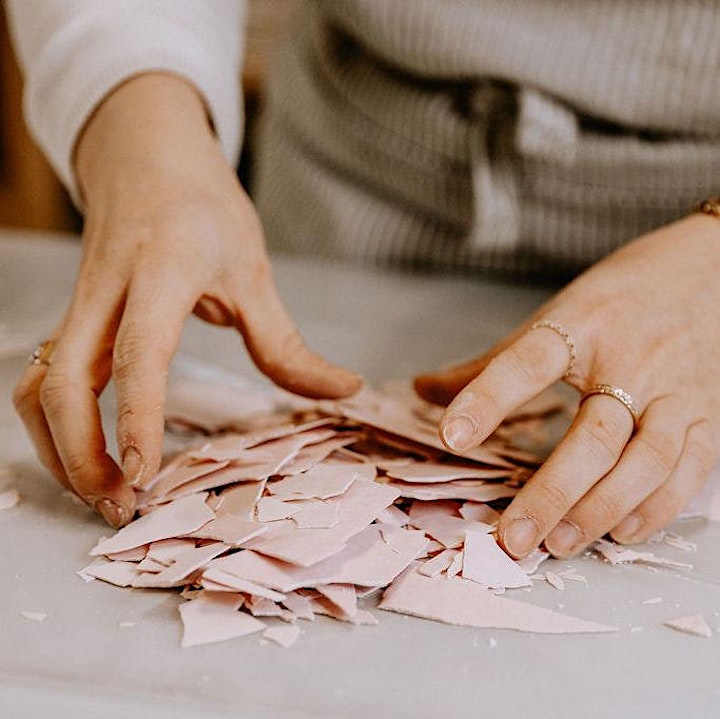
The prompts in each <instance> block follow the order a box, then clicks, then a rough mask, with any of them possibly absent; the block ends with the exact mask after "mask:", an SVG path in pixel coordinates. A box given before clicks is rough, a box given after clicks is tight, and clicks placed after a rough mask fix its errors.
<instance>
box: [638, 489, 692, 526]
mask: <svg viewBox="0 0 720 719" xmlns="http://www.w3.org/2000/svg"><path fill="white" fill-rule="evenodd" d="M652 500H653V501H652V506H653V507H654V508H656V512H657V514H658V517H659V518H660V519H661V521H662V522H663V523H666V522H669V521H670V520H671V519H672V518H673V517H675V516H677V515H678V514H680V512H681V511H682V509H683V507H684V506H685V503H686V502H687V500H688V497H687V496H686V495H685V493H683V492H679V491H678V488H677V487H676V486H674V485H673V484H672V483H669V482H666V483H665V484H661V485H660V486H659V487H658V488H657V489H656V490H655V492H654V493H653V497H652ZM646 514H647V512H646Z"/></svg>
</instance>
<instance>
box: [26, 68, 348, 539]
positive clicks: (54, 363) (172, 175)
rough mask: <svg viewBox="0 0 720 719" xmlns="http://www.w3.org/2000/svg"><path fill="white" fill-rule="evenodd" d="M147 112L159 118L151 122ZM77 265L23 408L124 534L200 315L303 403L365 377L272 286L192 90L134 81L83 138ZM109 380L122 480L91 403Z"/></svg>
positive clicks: (54, 457)
mask: <svg viewBox="0 0 720 719" xmlns="http://www.w3.org/2000/svg"><path fill="white" fill-rule="evenodd" d="M143 108H145V109H148V108H149V109H150V110H151V112H150V113H149V114H146V115H143ZM77 172H78V177H79V179H80V183H81V186H82V190H83V192H84V195H85V199H86V204H87V218H86V223H85V230H84V233H83V245H84V253H83V261H82V265H81V269H80V274H79V277H78V280H77V284H76V287H75V291H74V294H73V297H72V301H71V303H70V306H69V309H68V310H67V313H66V315H65V317H64V319H63V321H62V323H61V324H60V326H59V327H58V329H57V331H56V332H55V333H54V335H53V337H54V339H55V342H56V344H55V348H54V351H53V354H52V358H51V360H50V365H49V366H46V365H30V366H29V367H28V369H27V371H26V372H25V374H24V375H23V377H22V378H21V380H20V382H19V384H18V385H17V387H16V390H15V394H14V402H15V406H16V407H17V410H18V411H19V413H20V415H21V417H22V419H23V421H24V423H25V425H26V428H27V430H28V432H29V434H30V437H31V439H32V441H33V443H34V445H35V448H36V450H37V452H38V455H39V457H40V460H41V461H42V463H43V464H44V465H45V466H46V467H47V468H48V470H50V472H51V473H52V474H53V475H54V476H55V478H56V479H57V480H58V481H59V482H60V483H61V484H62V485H63V486H65V487H66V488H68V489H70V490H72V491H74V492H76V493H77V494H78V495H79V496H80V497H82V498H83V499H84V500H85V501H86V502H88V503H89V504H90V505H92V506H95V507H96V508H97V509H98V510H99V511H100V512H101V513H102V514H103V515H104V516H105V518H106V519H107V520H108V521H109V522H110V524H112V525H113V526H115V527H118V526H121V525H123V524H125V523H127V522H128V521H129V520H130V519H131V518H132V515H133V512H134V507H135V500H134V492H133V489H132V488H133V486H138V485H142V484H143V483H144V482H145V481H146V480H147V479H149V478H150V477H152V475H153V474H154V473H155V472H156V471H157V469H158V466H159V464H160V459H161V447H162V435H163V405H164V399H165V389H166V375H167V370H168V365H169V363H170V360H171V358H172V356H173V354H174V352H175V349H176V347H177V344H178V342H179V339H180V333H181V330H182V326H183V323H184V321H185V318H186V317H187V315H188V314H189V313H190V312H192V311H194V312H195V314H197V315H199V316H200V317H202V318H203V319H205V320H207V321H209V322H212V323H214V324H218V325H227V326H231V327H235V328H236V329H237V330H238V331H239V332H240V333H241V334H242V336H243V338H244V339H245V342H246V344H247V348H248V350H249V352H250V354H251V356H252V358H253V360H254V361H255V363H256V364H257V366H258V367H259V368H260V369H261V370H262V371H263V372H264V373H265V374H266V375H267V376H268V377H270V378H271V379H272V380H273V381H275V382H276V383H277V384H279V385H280V386H282V387H284V388H286V389H288V390H291V391H293V392H297V393H298V394H303V395H306V396H309V397H341V396H346V395H348V394H351V393H353V392H354V391H356V390H357V389H358V388H359V386H360V383H361V381H360V379H359V378H358V377H357V376H356V375H354V374H352V373H350V372H348V371H346V370H344V369H340V368H338V367H335V366H332V365H330V364H328V363H327V362H326V361H324V360H323V359H321V358H320V357H318V356H317V355H315V354H313V353H312V352H310V351H309V350H308V349H307V348H306V347H305V345H304V344H303V341H302V339H301V338H300V336H299V334H298V332H297V330H296V328H295V326H294V324H293V322H292V320H291V318H290V316H289V315H288V312H287V310H286V309H285V307H284V305H283V304H282V302H281V300H280V298H279V297H278V294H277V291H276V289H275V286H274V284H273V280H272V276H271V271H270V267H269V264H268V259H267V256H266V253H265V249H264V244H263V235H262V229H261V226H260V222H259V220H258V218H257V216H256V214H255V211H254V208H253V206H252V204H251V202H250V200H249V199H248V197H247V196H246V195H245V193H244V192H243V191H242V189H241V187H240V185H239V183H238V182H237V179H236V177H235V174H234V172H233V170H232V168H230V167H229V166H228V164H227V162H226V161H225V160H224V158H223V156H222V153H221V150H220V147H219V144H218V143H217V141H216V140H215V138H214V136H213V135H212V132H211V130H210V127H209V125H208V122H207V118H206V116H205V112H204V108H203V106H202V103H201V101H200V99H199V97H198V96H197V95H196V93H195V91H194V90H193V89H192V88H191V87H190V86H189V85H186V84H185V83H184V82H183V81H181V80H179V79H178V78H175V77H172V76H169V75H147V76H142V77H139V78H136V79H134V80H131V81H130V82H128V83H127V84H126V85H124V86H123V87H122V88H120V89H119V90H117V91H116V92H115V93H114V94H113V95H111V96H110V97H109V98H108V99H107V100H106V101H105V102H104V103H103V105H102V106H101V107H100V109H99V111H98V112H97V113H96V115H95V116H94V118H93V119H92V121H91V123H90V125H89V126H88V128H87V129H86V130H85V132H84V134H83V137H82V139H81V142H80V145H79V147H78V151H77ZM110 378H112V380H113V382H114V384H115V389H116V394H117V400H118V418H117V441H118V449H119V453H120V457H121V466H122V470H121V469H120V467H118V465H117V464H116V463H115V461H114V460H113V459H112V458H111V457H110V456H109V454H108V453H107V452H106V445H105V438H104V436H103V431H102V427H101V422H100V419H101V418H100V411H99V408H98V402H97V397H98V396H99V395H100V393H101V392H102V391H103V389H104V388H105V386H106V385H107V383H108V381H109V380H110Z"/></svg>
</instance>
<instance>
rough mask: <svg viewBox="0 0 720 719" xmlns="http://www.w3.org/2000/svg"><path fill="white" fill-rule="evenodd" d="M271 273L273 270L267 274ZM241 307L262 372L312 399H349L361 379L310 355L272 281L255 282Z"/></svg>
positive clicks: (243, 327)
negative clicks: (252, 289)
mask: <svg viewBox="0 0 720 719" xmlns="http://www.w3.org/2000/svg"><path fill="white" fill-rule="evenodd" d="M267 272H269V270H267ZM238 306H239V307H240V308H241V309H239V310H238V312H237V315H236V321H237V327H238V329H239V331H240V332H241V333H242V335H243V337H244V339H245V344H246V345H247V348H248V351H249V352H250V355H251V357H252V358H253V361H254V362H255V364H256V365H257V366H258V368H259V369H260V370H261V371H262V372H263V373H264V374H266V375H267V376H268V377H269V378H270V379H271V380H273V382H275V383H276V384H278V385H279V386H280V387H283V388H284V389H287V390H289V391H290V392H295V393H296V394H300V395H303V396H305V397H312V398H324V397H327V398H337V397H347V396H349V395H351V394H354V393H355V392H357V391H358V390H359V389H360V387H361V386H362V384H363V380H362V378H361V377H359V376H358V375H356V374H355V373H354V372H350V371H349V370H346V369H344V368H342V367H338V366H336V365H333V364H331V363H330V362H328V361H327V360H325V359H323V358H322V357H320V356H319V355H317V354H315V353H314V352H312V351H310V350H309V349H308V348H307V347H306V345H305V343H304V342H303V339H302V337H301V336H300V333H299V332H298V330H297V328H296V327H295V324H294V323H293V321H292V319H291V318H290V315H289V313H288V311H287V309H286V307H285V305H284V304H283V302H282V301H281V300H280V297H279V296H278V294H277V291H276V290H275V287H274V284H273V283H272V279H270V278H269V277H267V276H266V278H265V280H264V281H258V280H257V279H256V282H255V290H254V291H252V292H248V293H247V296H245V297H243V298H242V299H241V300H240V301H239V302H238Z"/></svg>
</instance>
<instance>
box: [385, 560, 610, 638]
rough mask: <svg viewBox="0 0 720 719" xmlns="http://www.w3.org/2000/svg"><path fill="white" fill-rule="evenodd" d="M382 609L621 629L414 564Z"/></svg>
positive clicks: (460, 620)
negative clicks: (433, 575) (432, 574)
mask: <svg viewBox="0 0 720 719" xmlns="http://www.w3.org/2000/svg"><path fill="white" fill-rule="evenodd" d="M380 609H385V610H387V611H392V612H399V613H400V614H410V615H412V616H416V617H422V618H424V619H434V620H435V621H439V622H445V623H446V624H457V625H462V626H469V627H489V628H493V629H515V630H518V631H523V632H535V633H541V634H573V633H580V632H591V633H594V632H615V631H617V627H612V626H608V625H605V624H598V623H596V622H589V621H585V620H584V619H578V618H576V617H570V616H566V615H564V614H559V613H558V612H554V611H552V610H550V609H545V608H543V607H538V606H535V605H534V604H526V603H524V602H519V601H517V600H514V599H506V598H505V597H498V596H495V595H494V594H493V593H492V592H490V591H488V590H487V589H485V588H484V587H482V586H481V585H480V584H477V583H475V582H472V581H469V580H467V579H463V578H461V577H456V578H453V579H444V578H442V577H437V578H435V579H430V578H429V577H423V576H422V575H421V574H418V573H417V571H416V569H415V567H409V568H408V569H406V570H405V572H403V574H402V575H400V577H398V578H397V579H396V580H395V581H394V582H393V583H392V585H390V587H389V588H388V589H387V590H386V592H385V595H384V596H383V599H382V602H381V603H380Z"/></svg>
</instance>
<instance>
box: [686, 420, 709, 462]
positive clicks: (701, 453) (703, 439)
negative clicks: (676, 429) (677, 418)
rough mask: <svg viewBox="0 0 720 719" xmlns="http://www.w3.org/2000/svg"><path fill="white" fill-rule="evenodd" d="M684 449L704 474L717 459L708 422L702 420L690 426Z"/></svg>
mask: <svg viewBox="0 0 720 719" xmlns="http://www.w3.org/2000/svg"><path fill="white" fill-rule="evenodd" d="M685 451H686V452H687V455H688V457H689V458H691V459H692V461H693V462H694V464H695V465H696V466H697V467H699V470H700V471H701V472H702V473H703V474H706V473H707V472H709V471H710V468H711V467H712V466H713V465H714V464H715V462H716V460H717V449H716V448H715V446H714V443H713V437H712V430H711V427H710V423H709V422H706V421H703V422H701V423H700V424H697V425H695V426H694V427H691V428H690V432H689V433H688V438H687V445H686V447H685Z"/></svg>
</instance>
